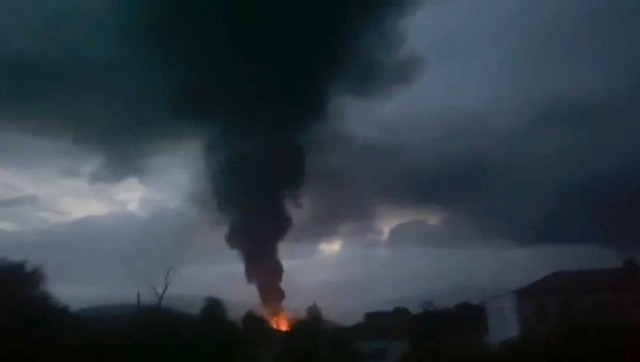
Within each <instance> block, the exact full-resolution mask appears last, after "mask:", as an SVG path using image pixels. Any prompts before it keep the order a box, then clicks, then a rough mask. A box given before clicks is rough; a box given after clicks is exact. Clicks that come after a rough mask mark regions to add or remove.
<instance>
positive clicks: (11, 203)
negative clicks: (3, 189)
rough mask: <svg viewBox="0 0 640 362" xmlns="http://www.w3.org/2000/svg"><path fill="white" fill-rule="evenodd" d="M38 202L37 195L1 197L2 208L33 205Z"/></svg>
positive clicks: (0, 205) (0, 204)
mask: <svg viewBox="0 0 640 362" xmlns="http://www.w3.org/2000/svg"><path fill="white" fill-rule="evenodd" d="M37 203H38V197H37V196H35V195H22V196H16V197H8V198H4V199H0V208H3V207H20V206H33V205H35V204H37Z"/></svg>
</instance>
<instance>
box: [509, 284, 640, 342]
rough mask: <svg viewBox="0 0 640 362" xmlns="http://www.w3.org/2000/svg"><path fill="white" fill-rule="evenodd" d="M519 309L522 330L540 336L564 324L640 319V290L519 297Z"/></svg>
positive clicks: (618, 321) (636, 320) (626, 321)
mask: <svg viewBox="0 0 640 362" xmlns="http://www.w3.org/2000/svg"><path fill="white" fill-rule="evenodd" d="M517 310H518V315H519V319H520V323H521V326H522V333H524V334H526V335H531V336H540V335H544V334H547V333H549V332H550V331H551V330H553V329H554V328H556V327H557V326H559V325H561V324H562V323H565V322H569V321H572V320H573V321H574V320H580V321H582V322H586V323H593V324H599V323H603V324H606V323H609V324H612V323H613V324H617V323H630V322H635V323H639V322H640V293H625V294H616V293H606V292H604V293H595V294H585V295H576V296H519V297H518V302H517Z"/></svg>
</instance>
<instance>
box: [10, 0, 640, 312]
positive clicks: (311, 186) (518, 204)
mask: <svg viewBox="0 0 640 362" xmlns="http://www.w3.org/2000/svg"><path fill="white" fill-rule="evenodd" d="M639 20H640V4H638V2H637V1H634V0H616V1H607V0H589V1H588V0H565V1H556V0H527V1H524V0H523V1H512V0H491V1H473V0H441V1H432V2H430V3H428V4H426V5H422V6H420V7H418V8H416V10H415V11H412V12H410V13H409V14H408V15H406V16H404V17H403V18H402V23H400V29H404V30H403V31H406V36H407V38H406V40H407V41H406V42H404V43H403V42H401V40H402V37H398V38H396V37H392V38H391V40H392V41H396V42H399V43H401V44H402V47H401V48H402V49H399V50H397V51H398V52H399V54H400V53H402V54H404V53H403V52H407V54H409V53H411V57H408V58H407V59H413V60H415V59H420V61H417V60H416V63H415V64H420V65H419V66H418V65H415V64H414V63H413V60H412V61H411V62H409V63H406V64H405V63H399V65H398V66H404V67H405V68H406V67H409V65H407V64H413V65H415V69H414V68H411V71H410V72H409V71H407V72H405V73H402V74H410V76H409V77H407V79H404V78H402V79H401V81H395V80H393V81H388V82H387V83H380V84H383V85H384V86H380V84H378V83H374V82H373V81H371V84H372V85H371V87H372V88H371V89H376V90H375V91H374V92H373V94H366V95H362V94H361V93H362V92H361V91H360V89H359V88H358V87H360V85H359V84H358V85H355V86H354V85H344V86H343V83H340V82H336V84H338V85H337V86H335V89H334V91H332V92H331V96H330V97H329V101H328V109H327V116H326V121H325V122H324V123H322V124H320V125H318V126H314V128H313V131H312V132H310V134H311V136H310V137H309V140H308V144H307V146H306V157H307V175H306V183H305V184H304V186H303V187H302V188H301V189H300V191H299V195H297V196H298V197H297V200H295V202H291V203H290V205H289V207H290V210H291V213H292V215H293V220H294V224H293V228H292V230H291V231H290V233H289V235H288V236H287V238H286V239H285V241H284V242H283V243H282V244H280V250H281V256H282V259H283V263H284V267H285V274H284V280H283V286H284V289H285V290H286V291H287V299H286V301H285V305H286V306H288V307H289V308H291V309H293V310H294V311H302V310H303V309H304V307H306V306H307V305H309V304H310V303H311V302H312V301H313V300H317V301H318V303H319V305H320V306H321V307H325V309H326V310H327V312H328V314H329V315H330V316H333V317H334V318H350V319H355V318H358V317H359V315H360V314H361V313H362V312H363V311H365V310H366V309H369V308H381V307H391V306H393V305H396V304H405V305H407V306H408V307H411V308H416V307H417V306H418V304H419V303H420V302H421V301H423V300H435V301H436V303H440V304H450V303H455V302H459V301H462V300H472V301H482V300H486V299H488V298H491V297H492V296H495V295H499V294H501V293H503V292H505V291H508V290H511V289H514V288H518V287H519V286H522V285H524V284H526V283H528V282H531V281H533V280H535V279H536V278H538V277H541V276H543V275H545V274H546V273H549V272H552V271H555V270H560V269H576V268H587V267H605V266H615V265H618V264H620V263H621V259H620V258H621V257H624V256H626V255H630V254H633V253H635V251H636V247H637V242H638V240H640V239H639V236H640V235H639V233H638V231H637V228H636V227H635V224H636V217H637V215H638V214H640V171H638V170H639V169H638V167H637V164H638V161H640V142H638V135H639V134H640V124H639V123H638V119H639V116H640V102H638V101H640V99H638V95H639V91H640V84H639V81H640V69H639V68H640V49H639V48H638V46H637V44H636V43H637V39H636V38H637V34H640V22H639ZM119 24H120V22H119V21H114V20H113V12H112V11H110V8H109V2H108V1H106V0H105V1H80V0H47V1H45V0H30V1H20V2H15V1H10V0H0V255H1V256H4V257H7V258H10V259H24V260H27V261H29V262H32V263H34V264H35V265H41V266H43V267H44V269H45V271H46V273H47V275H48V278H49V284H48V285H49V288H50V289H51V290H52V292H53V293H54V294H55V295H56V296H57V297H58V298H59V299H60V300H61V301H62V302H64V303H66V304H69V305H71V306H73V307H79V306H86V305H91V304H100V303H108V302H122V301H134V300H135V293H136V291H141V293H142V294H143V298H145V299H146V300H148V301H151V294H150V291H149V285H150V284H152V283H156V282H159V281H160V280H161V278H162V276H163V275H164V270H165V269H166V268H168V267H170V266H171V267H173V268H174V269H175V274H174V281H173V284H172V286H171V288H170V289H169V292H168V294H169V295H170V296H171V297H172V298H174V299H173V300H174V303H176V304H180V303H182V304H190V303H191V304H190V305H193V304H194V303H197V302H198V301H199V300H200V298H201V297H202V296H205V295H216V296H219V297H221V298H223V299H225V300H227V301H229V303H231V304H233V305H234V306H236V308H238V309H242V308H245V307H254V306H256V305H257V304H258V299H257V296H256V292H255V290H254V289H253V288H252V287H251V286H249V285H247V284H246V281H245V276H244V271H243V267H242V261H241V259H240V258H239V256H238V253H237V252H236V251H233V250H230V249H229V248H228V246H227V245H226V244H225V242H224V238H225V233H226V226H227V225H226V219H225V217H223V216H224V215H220V214H219V213H218V211H217V210H216V209H215V207H210V206H209V205H207V202H206V200H207V199H208V197H209V196H208V195H207V194H208V192H209V190H208V188H207V183H208V182H209V181H207V180H208V179H207V176H206V175H207V174H208V172H207V169H206V164H207V157H209V156H206V155H205V152H204V151H203V149H204V147H205V146H204V145H205V143H206V142H207V141H208V140H209V138H208V136H207V135H206V134H205V133H204V132H203V129H202V128H199V127H200V126H199V123H198V122H183V121H180V122H178V121H175V120H172V117H173V116H174V114H173V113H172V112H170V111H169V110H168V108H169V106H167V105H166V104H165V103H164V102H163V101H162V96H163V91H162V87H163V83H162V81H158V80H157V78H156V77H157V74H156V73H155V72H154V71H153V70H150V69H153V68H152V67H151V66H149V65H148V64H147V63H146V62H145V60H143V56H141V55H139V54H138V53H137V52H136V51H135V50H132V48H130V46H131V45H130V44H129V43H126V42H125V41H123V40H122V39H121V38H120V37H119V36H118V34H119V33H118V30H119V28H118V27H119V26H120V25H119ZM376 34H377V33H374V35H372V36H376ZM377 35H380V34H377ZM413 65H412V67H413ZM354 69H355V68H354ZM357 70H361V69H359V68H358V69H357ZM348 72H349V71H348V70H347V71H346V73H345V74H349V73H348ZM232 79H233V78H232ZM341 79H342V78H341ZM345 79H351V78H349V77H348V76H347V78H345ZM353 79H356V80H358V79H361V78H358V76H354V78H353ZM362 79H366V77H365V78H362ZM389 79H391V78H389ZM393 79H396V78H393ZM397 79H400V78H397ZM345 82H346V81H345ZM344 84H347V83H344ZM378 86H380V87H381V88H380V89H382V90H381V91H378V90H377V88H375V87H378ZM340 87H344V89H347V88H348V89H349V91H348V92H346V91H343V90H342V89H343V88H340ZM349 87H355V88H353V89H354V90H352V89H351V88H349ZM180 117H185V116H183V115H181V116H180ZM87 119H89V120H90V121H87ZM156 125H159V126H156ZM143 128H144V129H143ZM146 128H149V129H152V131H146V130H145V129H146ZM207 132H208V131H207ZM209 141H210V140H209ZM213 152H215V151H213ZM214 177H215V176H214ZM214 181H215V180H214ZM171 297H168V298H171Z"/></svg>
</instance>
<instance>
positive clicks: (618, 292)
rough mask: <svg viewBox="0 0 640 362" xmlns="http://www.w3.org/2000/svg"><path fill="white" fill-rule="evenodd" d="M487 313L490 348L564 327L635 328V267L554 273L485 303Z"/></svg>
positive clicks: (639, 283)
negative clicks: (610, 326) (513, 339)
mask: <svg viewBox="0 0 640 362" xmlns="http://www.w3.org/2000/svg"><path fill="white" fill-rule="evenodd" d="M487 309H488V311H489V322H490V323H489V324H490V328H491V338H490V340H491V341H492V342H493V343H494V344H496V343H497V342H501V341H503V340H505V339H507V338H510V337H515V336H523V337H543V336H546V335H549V334H550V333H552V332H554V331H556V330H558V329H561V328H563V327H566V326H568V325H583V326H605V325H612V326H613V325H633V326H639V325H640V268H639V267H638V264H637V263H636V262H635V260H633V259H628V260H627V261H625V263H624V265H623V266H622V267H619V268H608V269H592V270H575V271H558V272H554V273H551V274H549V275H547V276H545V277H543V278H541V279H539V280H536V281H534V282H533V283H531V284H529V285H526V286H524V287H522V288H520V289H517V290H515V291H514V292H513V293H511V294H509V295H505V296H502V297H500V298H496V299H494V300H492V301H490V302H488V303H487ZM505 328H506V329H505ZM514 332H515V333H514Z"/></svg>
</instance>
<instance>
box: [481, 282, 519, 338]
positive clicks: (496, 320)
mask: <svg viewBox="0 0 640 362" xmlns="http://www.w3.org/2000/svg"><path fill="white" fill-rule="evenodd" d="M485 307H486V309H487V322H488V324H489V336H488V339H489V340H488V343H489V345H491V346H497V345H499V344H500V343H501V342H504V341H507V340H509V339H513V338H516V337H517V336H518V335H519V334H520V321H519V319H518V311H517V308H516V296H515V295H514V294H513V293H509V294H506V295H504V296H502V297H499V298H495V299H493V300H490V301H489V302H487V303H485Z"/></svg>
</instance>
